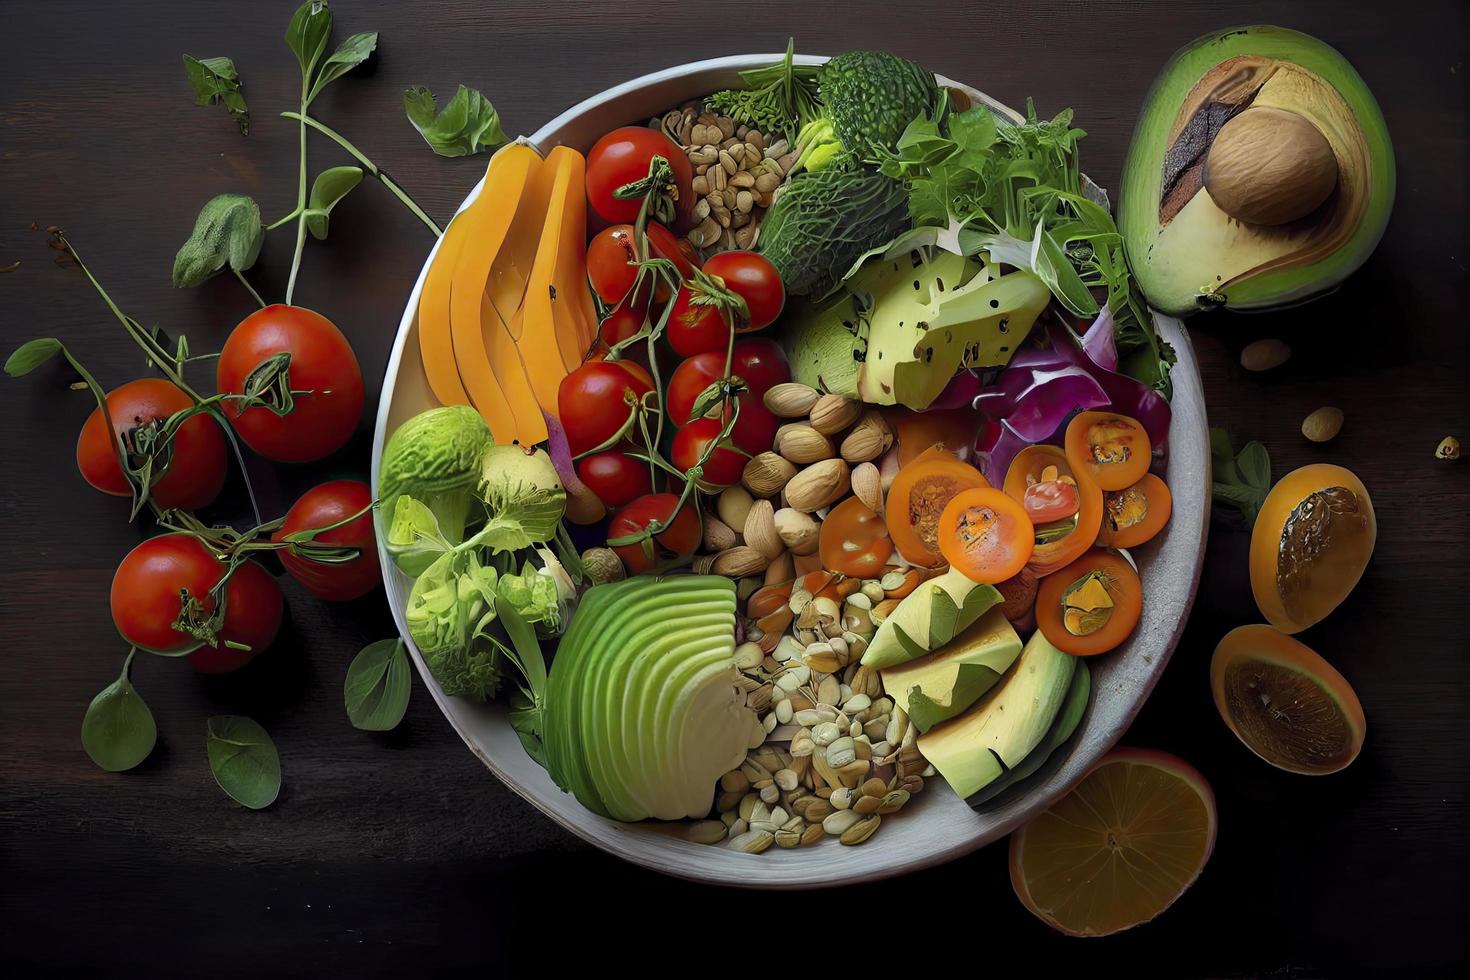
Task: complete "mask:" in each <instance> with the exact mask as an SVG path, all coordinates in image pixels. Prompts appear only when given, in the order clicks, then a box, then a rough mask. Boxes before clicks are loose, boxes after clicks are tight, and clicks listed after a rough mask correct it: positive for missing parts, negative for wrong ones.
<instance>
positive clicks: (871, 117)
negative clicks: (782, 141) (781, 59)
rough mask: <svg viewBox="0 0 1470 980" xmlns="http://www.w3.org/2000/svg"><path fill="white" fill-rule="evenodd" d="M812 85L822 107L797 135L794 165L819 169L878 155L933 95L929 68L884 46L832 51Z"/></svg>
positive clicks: (926, 108)
mask: <svg viewBox="0 0 1470 980" xmlns="http://www.w3.org/2000/svg"><path fill="white" fill-rule="evenodd" d="M817 89H818V93H819V95H820V97H821V102H822V112H821V115H819V116H817V117H816V118H815V119H813V120H811V121H808V122H805V123H804V124H803V126H802V128H801V132H800V134H798V136H797V148H798V149H799V150H800V151H801V155H800V156H799V157H798V158H797V161H796V169H798V170H799V169H803V168H804V169H807V170H820V169H822V168H823V167H825V166H827V165H828V164H830V163H831V162H832V161H833V160H836V159H839V158H841V157H843V156H844V155H847V154H851V155H853V156H855V157H857V158H858V159H859V160H874V159H877V158H878V156H879V153H880V151H891V150H892V149H893V147H894V145H895V144H896V143H897V142H898V138H899V137H900V136H901V135H903V131H904V127H906V126H908V124H909V123H910V122H911V121H912V120H913V118H914V117H915V116H918V115H921V114H922V113H925V112H928V111H930V110H931V109H933V107H934V103H935V99H936V97H937V96H938V86H937V85H936V84H935V82H934V75H933V74H932V73H930V72H928V71H925V70H924V69H923V68H921V67H919V66H918V65H916V64H914V63H913V62H912V61H909V60H908V59H906V58H900V57H898V56H897V55H893V54H889V53H888V52H886V51H849V52H847V53H846V54H839V55H837V56H836V57H835V58H833V59H831V60H830V61H828V62H827V63H826V64H825V65H823V66H822V69H821V71H820V72H819V73H818V75H817ZM762 234H764V232H762Z"/></svg>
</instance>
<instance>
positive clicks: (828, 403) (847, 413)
mask: <svg viewBox="0 0 1470 980" xmlns="http://www.w3.org/2000/svg"><path fill="white" fill-rule="evenodd" d="M862 412H863V403H862V402H858V401H853V400H852V399H851V398H848V397H847V396H846V395H823V396H822V397H821V398H818V399H817V401H816V403H815V404H814V405H812V409H811V412H810V413H809V415H808V416H807V417H808V418H809V419H810V420H811V423H812V428H813V429H816V430H817V431H818V432H820V433H821V434H822V435H824V436H830V435H836V434H837V433H839V432H841V431H842V430H843V429H846V428H847V427H848V426H850V425H852V424H853V423H854V422H856V421H857V420H858V416H859V415H861V414H862Z"/></svg>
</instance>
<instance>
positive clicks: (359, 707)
mask: <svg viewBox="0 0 1470 980" xmlns="http://www.w3.org/2000/svg"><path fill="white" fill-rule="evenodd" d="M412 686H413V685H412V678H411V674H410V671H409V666H408V653H407V651H405V649H404V647H403V641H402V640H399V639H392V640H379V641H378V642H376V643H369V644H368V645H367V646H365V647H363V648H362V651H361V652H360V653H358V655H357V656H355V657H353V658H352V664H351V666H349V667H348V668H347V680H346V682H345V683H344V684H343V685H342V696H343V699H344V701H345V702H346V704H347V718H348V720H349V721H351V722H352V727H354V728H360V729H362V730H363V731H365V732H386V731H391V730H392V729H394V728H397V727H398V723H399V722H400V721H402V720H403V714H404V712H405V711H407V710H408V695H409V692H410V691H411V690H412Z"/></svg>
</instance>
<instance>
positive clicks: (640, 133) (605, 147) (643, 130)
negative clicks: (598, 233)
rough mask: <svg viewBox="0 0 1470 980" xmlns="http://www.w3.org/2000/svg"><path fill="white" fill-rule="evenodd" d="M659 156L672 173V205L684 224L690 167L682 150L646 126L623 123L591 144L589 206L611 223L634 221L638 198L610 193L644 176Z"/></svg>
mask: <svg viewBox="0 0 1470 980" xmlns="http://www.w3.org/2000/svg"><path fill="white" fill-rule="evenodd" d="M656 156H660V157H663V158H664V159H665V160H667V161H668V162H669V166H670V168H671V169H672V170H673V173H674V190H673V193H674V195H675V198H674V204H675V208H676V209H677V212H678V216H679V224H680V225H681V226H683V227H687V226H688V224H689V215H690V212H691V211H692V210H693V208H694V191H693V190H692V189H691V186H690V185H691V182H692V181H693V179H694V168H693V167H691V166H690V164H689V158H688V157H687V156H685V155H684V151H683V150H682V149H680V148H679V147H677V146H675V145H674V143H673V141H672V140H670V139H669V138H668V137H667V136H665V135H664V134H663V133H661V132H659V131H658V130H656V129H649V128H648V127H647V126H623V127H622V128H620V129H614V130H613V131H612V132H610V133H608V134H607V135H605V136H603V137H602V139H600V140H598V141H597V142H596V143H594V144H593V146H592V150H591V152H590V153H588V154H587V200H588V202H589V203H590V204H591V205H592V209H593V210H594V211H596V212H597V213H598V214H599V215H601V216H602V219H603V220H604V221H607V222H609V223H611V224H632V223H633V222H634V221H637V220H638V209H639V207H640V205H641V203H642V202H641V201H640V200H639V199H637V198H629V199H627V200H620V199H619V198H617V197H615V196H614V193H615V192H616V191H617V189H618V188H620V187H622V186H624V185H626V184H631V183H633V182H634V181H639V180H642V179H643V178H645V177H647V176H648V167H649V163H650V162H651V161H652V160H653V158H654V157H656Z"/></svg>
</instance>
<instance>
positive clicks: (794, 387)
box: [764, 381, 822, 419]
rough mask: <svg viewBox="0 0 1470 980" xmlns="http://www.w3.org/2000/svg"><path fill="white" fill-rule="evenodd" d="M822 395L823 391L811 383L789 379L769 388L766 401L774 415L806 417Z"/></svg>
mask: <svg viewBox="0 0 1470 980" xmlns="http://www.w3.org/2000/svg"><path fill="white" fill-rule="evenodd" d="M820 397H822V393H821V392H819V391H817V389H815V388H813V387H811V386H810V385H804V384H801V383H799V382H796V381H787V382H785V383H784V384H779V385H772V386H771V387H770V388H768V389H767V390H766V394H765V398H764V401H765V403H766V408H768V409H770V410H771V413H772V414H773V415H777V416H780V417H781V418H783V419H800V418H805V417H806V415H807V413H808V412H810V411H811V410H812V406H813V405H815V404H816V403H817V399H818V398H820Z"/></svg>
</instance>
